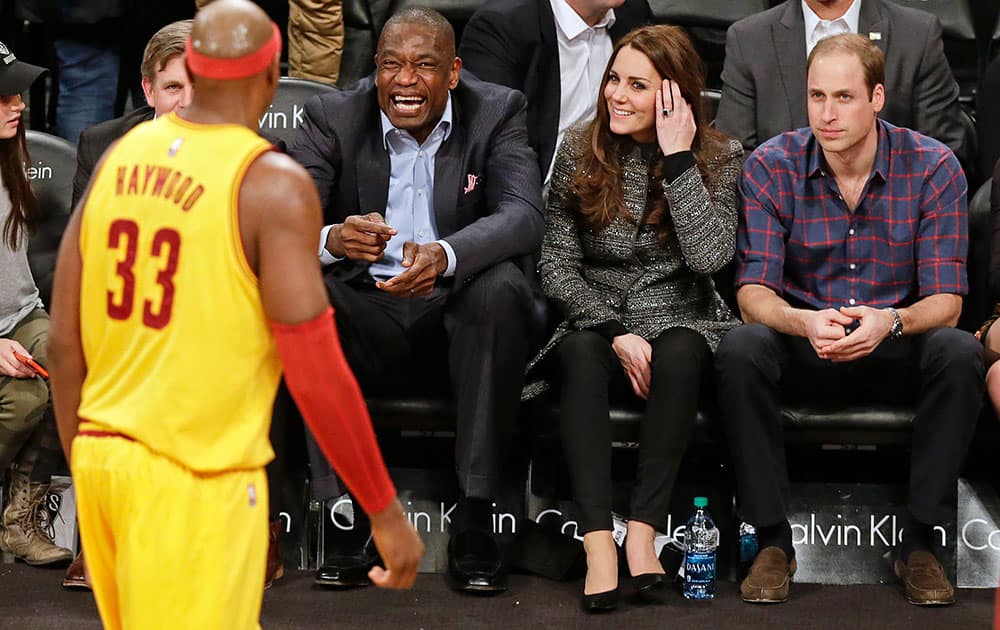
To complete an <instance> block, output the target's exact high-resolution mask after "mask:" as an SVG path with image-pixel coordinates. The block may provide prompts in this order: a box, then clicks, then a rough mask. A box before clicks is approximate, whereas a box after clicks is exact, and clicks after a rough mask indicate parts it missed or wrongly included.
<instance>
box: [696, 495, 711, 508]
mask: <svg viewBox="0 0 1000 630" xmlns="http://www.w3.org/2000/svg"><path fill="white" fill-rule="evenodd" d="M694 506H695V507H696V508H703V507H708V498H707V497H695V498H694Z"/></svg>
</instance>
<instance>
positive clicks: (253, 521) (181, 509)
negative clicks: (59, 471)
mask: <svg viewBox="0 0 1000 630" xmlns="http://www.w3.org/2000/svg"><path fill="white" fill-rule="evenodd" d="M90 427H93V425H88V428H90ZM72 460H73V461H72V464H71V467H72V471H73V482H74V485H75V488H76V499H77V516H78V518H79V522H80V538H81V540H82V541H83V550H84V557H85V558H86V564H87V568H88V570H89V573H90V580H91V583H92V585H93V589H94V599H96V600H97V608H98V610H99V611H100V614H101V621H102V622H103V624H104V627H105V628H107V629H109V630H117V629H118V628H143V629H145V628H171V629H181V628H198V629H202V628H227V629H228V628H259V627H260V624H259V622H260V607H261V600H262V598H263V595H264V569H265V565H266V558H267V543H268V538H267V518H268V506H267V500H268V491H267V477H266V476H265V474H264V470H263V469H257V470H248V471H233V472H225V473H216V474H210V475H208V474H199V473H195V472H193V471H191V470H189V469H187V468H185V467H183V466H181V465H179V464H178V463H176V462H175V461H173V460H170V459H168V458H166V457H163V456H162V455H159V454H157V453H155V452H153V451H151V450H150V449H149V448H147V447H146V446H145V445H143V444H142V443H140V442H135V441H132V440H130V439H128V438H125V437H122V436H117V435H100V436H95V435H78V436H77V437H76V439H74V440H73V454H72Z"/></svg>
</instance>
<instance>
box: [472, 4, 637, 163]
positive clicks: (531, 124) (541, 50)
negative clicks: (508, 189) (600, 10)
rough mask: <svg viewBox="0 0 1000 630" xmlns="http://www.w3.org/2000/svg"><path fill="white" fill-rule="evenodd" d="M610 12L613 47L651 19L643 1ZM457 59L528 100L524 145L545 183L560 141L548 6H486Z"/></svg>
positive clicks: (475, 18)
mask: <svg viewBox="0 0 1000 630" xmlns="http://www.w3.org/2000/svg"><path fill="white" fill-rule="evenodd" d="M614 11H615V23H614V25H613V26H612V27H611V28H610V29H608V34H609V35H610V36H611V41H612V42H616V41H618V40H619V39H621V37H622V36H623V35H625V34H626V33H628V32H629V31H631V30H632V29H634V28H636V27H639V26H643V25H644V24H648V23H650V22H652V19H653V16H652V14H651V13H650V11H649V5H648V4H647V3H646V0H625V3H624V4H623V5H622V6H620V7H618V8H617V9H615V10H614ZM458 56H459V57H461V58H462V63H463V65H464V67H466V68H468V69H469V70H472V72H474V73H475V74H476V76H477V77H479V78H480V79H482V80H483V81H490V82H492V83H499V84H500V85H506V86H507V87H511V88H514V89H515V90H520V91H521V92H522V93H524V95H525V96H526V97H527V98H528V141H529V142H530V143H531V148H533V149H534V150H535V153H537V154H538V164H539V168H540V170H541V172H542V176H543V177H544V176H545V174H546V173H548V171H549V164H551V163H552V156H553V155H555V151H556V137H557V136H558V135H559V97H560V81H559V44H558V40H557V39H556V21H555V17H554V16H553V14H552V6H551V5H550V4H549V0H491V1H490V2H487V3H485V4H484V5H483V6H482V7H481V8H480V9H479V10H477V11H476V12H475V13H474V14H473V16H472V18H470V19H469V23H468V24H467V25H466V26H465V31H463V33H462V42H461V46H460V47H459V50H458ZM580 98H587V99H593V98H596V96H595V95H594V94H581V95H580Z"/></svg>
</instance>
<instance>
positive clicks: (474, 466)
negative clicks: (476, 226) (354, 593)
mask: <svg viewBox="0 0 1000 630" xmlns="http://www.w3.org/2000/svg"><path fill="white" fill-rule="evenodd" d="M444 282H447V281H444ZM326 284H327V290H328V291H329V295H330V301H331V303H332V304H333V307H334V309H335V310H336V321H337V329H338V331H339V333H340V340H341V344H342V345H343V348H344V354H345V355H346V357H347V361H348V363H349V364H350V366H351V369H352V370H353V371H354V374H355V376H356V377H357V379H358V382H359V383H360V385H361V388H362V390H363V391H364V393H365V395H366V396H380V395H406V394H413V393H426V392H427V390H428V389H429V388H430V389H442V388H446V387H447V384H448V383H449V382H450V384H451V389H452V392H453V396H454V399H455V403H456V405H455V406H456V411H457V426H456V430H455V442H456V443H455V467H456V472H457V474H458V485H459V488H460V490H461V491H462V493H463V495H464V496H465V497H470V498H477V499H489V498H493V497H495V496H496V493H497V489H498V485H499V476H500V473H501V470H500V468H501V464H502V462H503V457H504V454H505V453H504V451H505V446H506V445H507V444H508V443H509V439H510V435H511V431H512V429H513V427H514V425H515V422H516V419H517V415H518V410H519V407H520V399H521V387H522V385H523V380H524V367H525V365H526V364H527V361H528V359H529V356H528V353H529V352H530V351H531V349H532V343H531V339H533V338H535V337H536V336H537V334H538V328H539V327H540V325H541V322H539V321H537V319H538V317H537V313H538V310H537V309H536V308H535V294H534V292H533V291H532V286H531V284H530V282H529V281H528V279H527V278H526V277H525V276H524V274H523V273H522V272H521V270H520V269H519V268H518V267H517V266H516V265H514V264H513V263H511V262H506V261H505V262H501V263H499V264H497V265H496V266H494V267H491V268H489V269H487V270H485V271H483V272H482V273H480V274H478V275H476V276H474V277H473V279H472V280H471V281H469V282H467V283H466V284H464V285H463V286H461V287H455V288H452V287H449V286H447V285H445V286H439V287H438V288H435V290H434V291H433V293H432V294H431V295H429V296H426V297H406V298H401V297H395V296H393V295H389V294H388V293H385V292H384V291H381V290H379V289H377V288H375V286H374V284H373V283H372V282H370V279H369V278H367V277H366V280H365V281H364V282H352V283H351V284H347V283H345V282H343V281H340V280H338V279H336V278H333V277H332V276H330V275H327V277H326ZM310 442H311V444H310V448H309V450H310V461H311V464H312V470H313V481H314V484H315V487H316V496H318V497H321V498H325V497H330V496H336V495H337V494H339V492H338V487H339V486H338V484H337V483H336V478H335V477H334V476H333V474H332V473H331V472H330V466H329V465H328V464H327V463H326V462H325V460H324V459H323V458H322V454H321V453H319V449H318V448H316V447H315V443H314V440H312V438H311V437H310Z"/></svg>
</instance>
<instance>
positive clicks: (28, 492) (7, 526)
mask: <svg viewBox="0 0 1000 630" xmlns="http://www.w3.org/2000/svg"><path fill="white" fill-rule="evenodd" d="M48 489H49V486H48V484H42V483H31V482H30V481H29V480H28V477H27V475H22V474H20V473H16V472H14V473H11V478H10V500H9V502H8V503H7V507H6V509H4V511H3V533H0V549H2V550H3V551H6V552H7V553H12V554H14V555H15V556H16V557H18V558H20V559H21V560H24V561H25V562H27V563H28V564H30V565H42V564H55V563H57V562H69V561H70V560H72V559H73V552H72V551H70V550H69V549H64V548H63V547H58V546H56V544H55V543H54V542H53V541H52V535H51V534H50V533H49V532H48V530H47V528H45V527H43V526H42V519H43V518H44V519H45V521H46V522H49V521H50V518H49V514H48V512H47V508H46V507H45V493H46V492H47V491H48Z"/></svg>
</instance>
